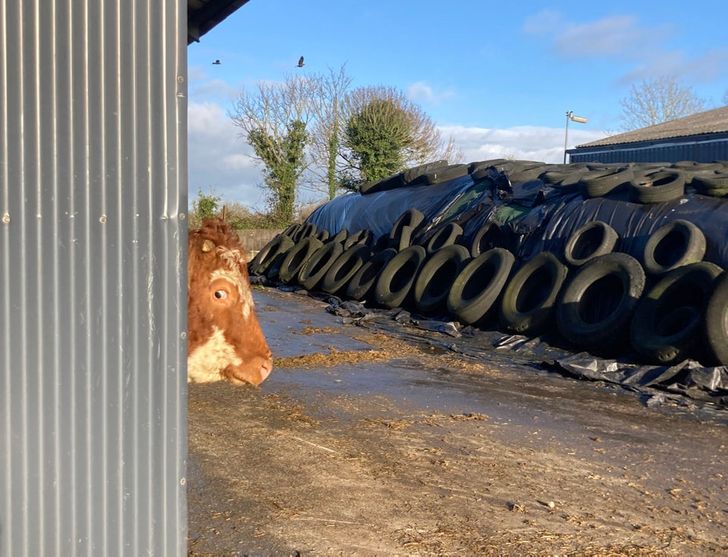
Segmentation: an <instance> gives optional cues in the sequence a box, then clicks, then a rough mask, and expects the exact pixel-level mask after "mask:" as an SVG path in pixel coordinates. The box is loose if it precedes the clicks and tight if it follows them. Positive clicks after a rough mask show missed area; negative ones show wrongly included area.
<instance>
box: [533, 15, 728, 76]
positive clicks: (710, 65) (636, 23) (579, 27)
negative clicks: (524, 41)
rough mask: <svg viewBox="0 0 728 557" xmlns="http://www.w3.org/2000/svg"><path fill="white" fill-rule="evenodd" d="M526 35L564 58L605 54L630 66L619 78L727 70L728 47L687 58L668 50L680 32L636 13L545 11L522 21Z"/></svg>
mask: <svg viewBox="0 0 728 557" xmlns="http://www.w3.org/2000/svg"><path fill="white" fill-rule="evenodd" d="M523 31H524V33H526V34H529V35H534V36H539V37H543V38H544V39H546V40H547V41H548V42H550V44H551V46H552V48H553V49H554V50H555V52H556V53H557V54H559V55H560V56H563V57H564V58H605V59H610V60H617V61H622V62H627V63H628V64H630V65H631V67H629V68H628V69H627V70H626V72H625V74H624V75H623V76H622V77H621V79H620V80H619V81H620V82H621V83H623V84H627V83H633V82H634V81H638V80H641V79H652V78H655V77H662V76H675V77H677V78H685V79H689V80H691V81H703V82H710V81H715V80H717V79H719V78H721V77H723V76H724V75H725V74H726V73H727V72H728V49H726V48H724V47H722V48H716V49H713V50H709V51H706V52H704V53H702V54H697V55H694V56H688V55H686V54H685V53H684V52H682V51H680V50H675V49H671V48H668V46H667V44H668V41H670V40H674V39H675V38H676V37H678V36H679V34H678V31H677V30H676V29H675V28H674V27H673V26H671V25H650V24H648V23H643V22H642V21H640V20H639V19H638V18H637V17H635V16H633V15H613V16H609V17H604V18H602V19H597V20H594V21H586V22H575V21H569V20H567V19H566V18H565V17H564V16H563V15H562V14H560V13H558V12H555V11H552V10H545V11H542V12H539V13H537V14H535V15H532V16H530V17H528V18H526V20H525V21H524V24H523Z"/></svg>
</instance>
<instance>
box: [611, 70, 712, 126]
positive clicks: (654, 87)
mask: <svg viewBox="0 0 728 557" xmlns="http://www.w3.org/2000/svg"><path fill="white" fill-rule="evenodd" d="M620 104H621V105H622V122H623V125H622V127H623V129H624V130H633V129H637V128H642V127H645V126H653V125H655V124H661V123H662V122H669V121H670V120H675V119H677V118H682V117H683V116H688V115H690V114H694V113H696V112H700V111H701V110H703V108H704V106H705V102H704V101H703V100H702V99H700V98H699V97H697V96H696V95H695V93H694V92H693V90H692V88H690V87H688V86H685V85H682V84H681V83H680V82H679V81H678V80H677V79H676V78H674V77H671V76H665V77H659V78H656V79H652V80H644V81H641V82H640V83H637V84H634V85H632V88H631V89H630V93H629V95H628V96H627V97H625V98H623V99H622V100H621V101H620Z"/></svg>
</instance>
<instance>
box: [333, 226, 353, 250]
mask: <svg viewBox="0 0 728 557" xmlns="http://www.w3.org/2000/svg"><path fill="white" fill-rule="evenodd" d="M348 237H349V231H348V230H347V229H346V228H342V229H341V230H339V231H338V232H337V233H336V234H335V235H334V237H333V238H329V242H339V243H340V244H341V245H342V246H343V245H344V242H346V239H347V238H348Z"/></svg>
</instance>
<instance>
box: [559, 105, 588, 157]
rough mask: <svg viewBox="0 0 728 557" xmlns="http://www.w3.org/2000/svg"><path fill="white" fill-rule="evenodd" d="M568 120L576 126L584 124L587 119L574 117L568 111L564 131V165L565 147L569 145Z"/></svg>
mask: <svg viewBox="0 0 728 557" xmlns="http://www.w3.org/2000/svg"><path fill="white" fill-rule="evenodd" d="M569 120H571V121H572V122H576V123H577V124H586V123H587V119H586V118H584V117H583V116H576V115H574V111H573V110H569V111H568V112H567V113H566V130H565V131H564V164H566V146H567V144H568V143H569Z"/></svg>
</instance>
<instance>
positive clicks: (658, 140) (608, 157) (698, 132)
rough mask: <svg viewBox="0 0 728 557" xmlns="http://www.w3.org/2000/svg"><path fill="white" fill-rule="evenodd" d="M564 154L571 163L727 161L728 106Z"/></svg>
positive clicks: (624, 134)
mask: <svg viewBox="0 0 728 557" xmlns="http://www.w3.org/2000/svg"><path fill="white" fill-rule="evenodd" d="M567 153H569V156H570V161H571V162H574V163H577V162H604V163H610V162H668V163H673V162H678V161H696V162H712V161H715V160H728V106H723V107H720V108H715V109H713V110H707V111H705V112H700V113H698V114H693V115H691V116H686V117H684V118H679V119H677V120H672V121H670V122H663V123H662V124H656V125H654V126H648V127H646V128H640V129H638V130H632V131H629V132H626V133H621V134H618V135H612V136H610V137H605V138H604V139H599V140H597V141H592V142H591V143H585V144H584V145H578V146H577V147H575V148H574V149H569V150H568V151H567Z"/></svg>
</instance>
